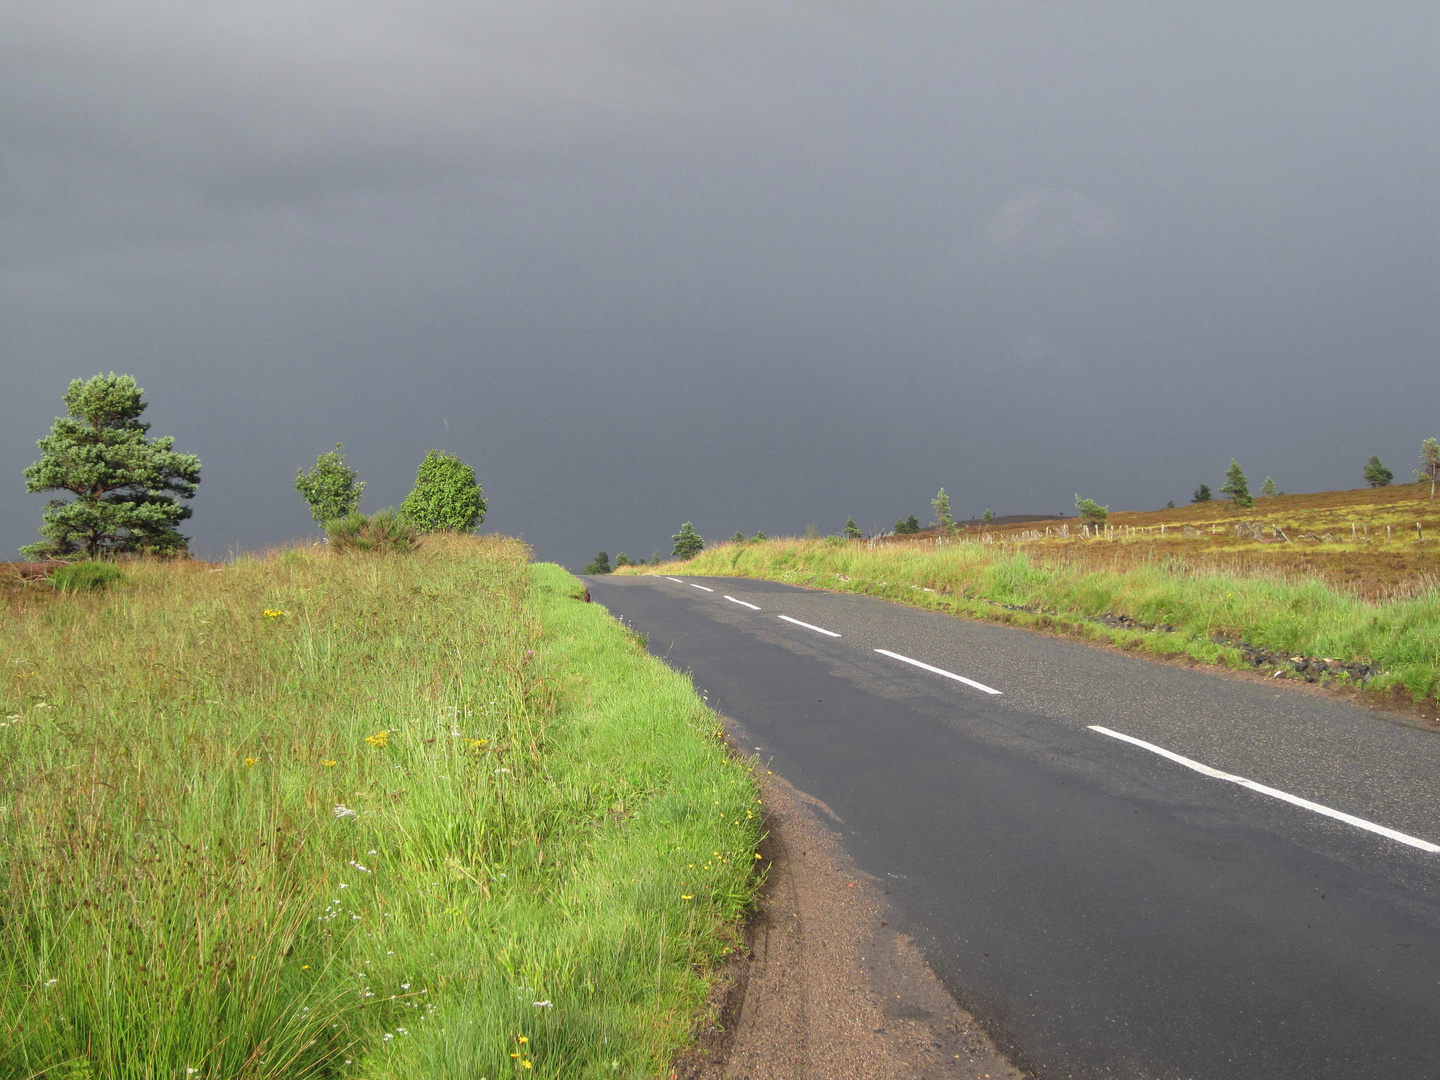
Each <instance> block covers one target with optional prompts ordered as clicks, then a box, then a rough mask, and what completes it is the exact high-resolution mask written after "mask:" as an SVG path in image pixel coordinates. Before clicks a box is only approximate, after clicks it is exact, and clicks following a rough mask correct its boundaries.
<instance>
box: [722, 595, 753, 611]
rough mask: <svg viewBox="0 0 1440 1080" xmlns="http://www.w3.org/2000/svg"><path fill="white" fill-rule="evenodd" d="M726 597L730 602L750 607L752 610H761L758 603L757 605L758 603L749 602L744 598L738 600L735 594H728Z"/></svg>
mask: <svg viewBox="0 0 1440 1080" xmlns="http://www.w3.org/2000/svg"><path fill="white" fill-rule="evenodd" d="M725 599H726V600H729V601H730V603H732V604H739V605H740V606H741V607H748V608H749V609H750V610H751V611H759V610H760V608H759V606H758V605H756V604H747V603H746V602H745V601H744V600H736V599H735V598H734V597H733V596H727V597H725Z"/></svg>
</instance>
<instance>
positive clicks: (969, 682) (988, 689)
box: [875, 649, 1001, 694]
mask: <svg viewBox="0 0 1440 1080" xmlns="http://www.w3.org/2000/svg"><path fill="white" fill-rule="evenodd" d="M875 651H876V652H878V653H879V654H880V655H881V656H888V657H890V658H891V659H894V660H900V661H902V662H904V663H906V664H914V665H915V666H916V667H918V668H924V669H925V670H926V671H933V672H934V673H935V674H936V675H944V676H945V678H947V679H954V680H955V681H956V682H963V683H964V684H965V685H966V686H973V687H974V688H975V689H976V690H984V691H985V693H987V694H999V693H1000V692H1001V691H999V690H996V689H995V688H994V687H993V686H986V685H985V684H984V683H983V682H976V681H975V680H974V679H967V678H966V677H965V676H964V675H956V674H955V673H954V672H953V671H946V670H945V669H944V668H938V667H934V666H932V665H930V664H927V663H924V662H923V661H920V660H912V659H911V658H910V657H908V656H901V655H900V654H899V653H898V652H891V651H890V650H889V649H876V650H875Z"/></svg>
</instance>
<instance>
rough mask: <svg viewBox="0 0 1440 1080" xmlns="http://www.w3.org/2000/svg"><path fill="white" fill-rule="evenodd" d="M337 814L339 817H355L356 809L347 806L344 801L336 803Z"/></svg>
mask: <svg viewBox="0 0 1440 1080" xmlns="http://www.w3.org/2000/svg"><path fill="white" fill-rule="evenodd" d="M335 816H336V817H337V818H344V817H354V816H355V811H354V810H351V809H350V807H348V806H346V805H345V804H344V803H343V802H342V803H336V804H335Z"/></svg>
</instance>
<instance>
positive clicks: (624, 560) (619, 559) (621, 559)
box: [615, 551, 645, 570]
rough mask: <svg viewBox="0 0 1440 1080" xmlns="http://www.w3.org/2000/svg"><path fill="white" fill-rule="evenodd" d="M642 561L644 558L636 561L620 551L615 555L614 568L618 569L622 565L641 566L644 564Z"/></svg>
mask: <svg viewBox="0 0 1440 1080" xmlns="http://www.w3.org/2000/svg"><path fill="white" fill-rule="evenodd" d="M644 562H645V560H644V559H641V560H640V562H638V563H637V562H636V561H635V560H633V559H632V558H630V556H629V555H626V554H625V552H623V551H621V552H619V553H617V554H616V556H615V569H617V570H618V569H620V567H622V566H641V565H643V564H644Z"/></svg>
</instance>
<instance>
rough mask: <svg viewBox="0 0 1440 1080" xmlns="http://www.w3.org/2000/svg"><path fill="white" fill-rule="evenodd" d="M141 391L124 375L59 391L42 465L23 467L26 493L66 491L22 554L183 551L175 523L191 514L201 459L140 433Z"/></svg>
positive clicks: (54, 555) (53, 555)
mask: <svg viewBox="0 0 1440 1080" xmlns="http://www.w3.org/2000/svg"><path fill="white" fill-rule="evenodd" d="M144 395H145V391H143V390H141V389H140V387H138V386H137V385H135V380H134V378H132V377H131V376H129V375H116V374H115V373H114V372H113V371H112V372H111V373H110V374H109V375H96V376H95V377H94V378H93V379H89V380H86V381H83V382H82V381H81V380H80V379H74V380H72V381H71V383H70V387H69V389H67V390H66V391H65V412H66V415H65V416H63V417H59V418H57V419H56V421H55V423H54V425H53V426H52V427H51V428H50V434H49V435H47V436H45V438H43V439H41V440H40V441H39V442H38V443H37V444H36V445H38V446H39V447H40V460H39V461H37V462H35V464H33V465H31V466H30V467H29V468H28V469H26V470H25V490H26V491H68V492H70V493H71V494H73V495H74V496H75V500H74V501H73V502H66V501H65V500H64V499H52V500H51V501H50V503H49V504H48V506H47V507H46V510H45V517H44V523H43V524H42V525H41V526H40V534H41V535H42V536H44V537H45V539H44V540H42V541H39V542H37V543H34V544H27V545H26V546H25V547H22V548H21V549H20V550H21V552H22V553H24V554H25V555H28V556H31V557H33V558H64V557H66V556H70V555H78V554H82V553H83V554H85V555H87V556H89V557H90V558H92V559H93V558H96V557H99V556H102V555H116V554H119V553H121V552H127V551H149V552H154V553H156V554H161V555H172V554H177V553H179V552H182V551H184V550H185V546H186V543H187V541H186V539H185V537H183V536H181V535H180V533H179V532H177V531H176V526H177V525H179V524H180V522H182V521H184V520H185V519H186V518H188V517H189V516H190V514H191V510H190V508H189V507H188V506H181V505H180V504H179V503H177V502H176V499H190V498H193V497H194V495H195V486H196V485H197V484H199V483H200V459H199V458H198V457H196V456H195V455H194V454H177V453H176V452H175V451H174V450H172V449H171V447H172V446H173V445H174V443H175V440H174V439H173V438H170V437H169V436H165V437H163V438H158V439H151V438H148V437H147V436H146V434H145V433H146V432H147V431H149V430H150V425H149V424H144V423H141V422H140V414H141V413H142V412H144V411H145V404H146V403H145V397H144Z"/></svg>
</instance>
